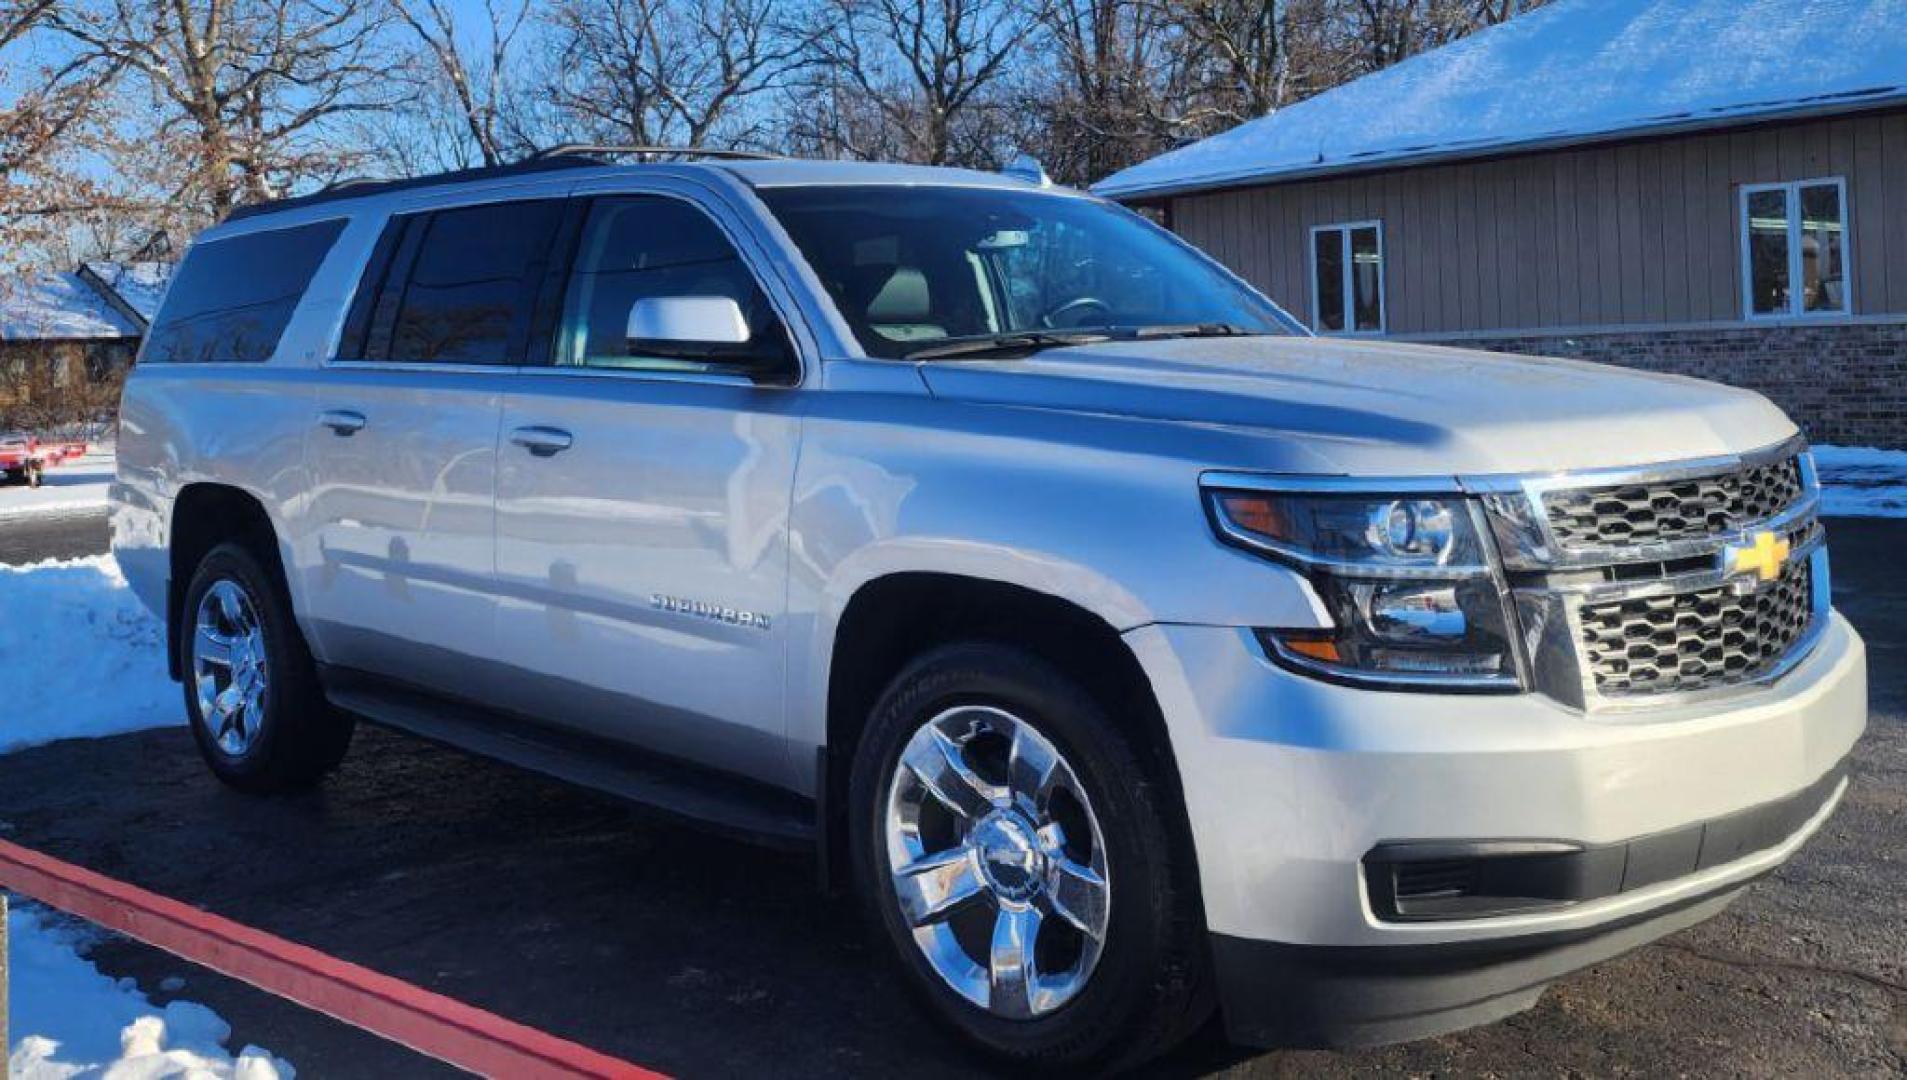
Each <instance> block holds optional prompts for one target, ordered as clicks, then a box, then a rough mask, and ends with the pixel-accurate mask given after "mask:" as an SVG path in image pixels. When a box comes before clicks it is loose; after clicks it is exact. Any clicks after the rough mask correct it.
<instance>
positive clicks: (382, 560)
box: [112, 150, 1867, 1069]
mask: <svg viewBox="0 0 1907 1080" xmlns="http://www.w3.org/2000/svg"><path fill="white" fill-rule="evenodd" d="M120 422H121V428H120V435H119V473H118V479H117V483H116V485H115V486H114V489H113V520H112V525H113V547H114V551H115V553H116V555H117V557H118V560H119V563H120V565H121V566H122V567H123V568H124V572H125V574H126V577H127V579H128V580H129V581H130V582H131V584H132V586H133V588H134V589H136V590H137V592H138V594H139V595H140V596H141V598H142V599H143V600H144V602H145V603H146V604H148V605H150V606H151V608H152V609H153V610H154V611H155V612H158V613H161V614H162V615H163V617H164V619H165V624H166V626H167V627H168V629H169V631H170V642H171V657H172V663H173V665H174V668H173V670H174V674H175V675H176V676H177V677H179V678H180V680H181V681H182V683H183V685H184V700H185V709H186V712H187V714H188V716H189V720H190V724H191V728H192V731H193V732H194V734H195V735H196V737H197V740H198V743H199V746H200V747H201V749H202V750H203V752H204V755H205V758H206V760H207V761H208V762H209V764H210V766H211V769H212V771H213V772H214V773H216V774H217V775H218V776H219V777H220V778H221V779H222V780H224V781H226V782H228V783H230V784H232V785H235V786H237V787H239V788H243V789H246V790H250V791H259V792H271V791H278V790H282V789H287V788H292V787H296V786H299V785H307V784H310V783H313V782H315V781H317V780H318V778H319V777H320V776H321V775H322V774H324V773H325V772H326V771H327V770H329V769H331V768H333V767H334V766H336V765H337V764H338V763H339V760H340V758H341V757H342V756H343V755H344V753H345V748H346V745H347V743H348V742H349V741H350V738H351V734H352V728H353V724H354V723H355V722H356V721H357V720H359V719H362V720H366V721H370V722H373V723H375V724H379V725H384V726H388V727H393V728H398V729H402V730H404V731H408V732H413V733H416V734H419V735H423V736H426V737H428V738H431V739H434V740H438V741H441V742H444V743H448V744H452V745H455V746H459V747H463V748H466V749H468V750H471V751H474V752H476V753H479V754H484V755H489V756H492V757H495V758H500V759H503V760H506V761H509V762H514V763H517V764H520V765H523V766H527V767H528V768H531V769H535V770H539V771H542V772H546V773H550V774H553V775H555V776H558V777H562V778H566V779H568V780H572V781H574V782H576V783H579V784H583V785H587V786H589V787H592V788H595V789H598V790H600V791H604V792H609V793H613V794H614V795H618V796H623V797H626V798H628V799H631V800H634V801H638V802H641V803H646V804H650V805H653V806H657V807H661V808H664V809H666V810H669V811H672V812H674V813H676V814H679V815H681V816H684V817H688V818H693V819H697V820H699V821H701V822H703V823H705V824H708V825H712V826H714V827H716V828H719V829H723V830H727V831H731V832H735V833H740V834H745V835H748V836H751V837H758V838H763V839H766V840H769V841H774V842H783V843H793V844H799V845H803V846H806V847H811V848H812V849H813V850H814V851H815V852H816V854H817V858H818V860H819V862H820V865H821V869H822V872H823V873H824V874H825V875H826V877H827V880H829V881H830V882H831V883H833V884H834V885H836V886H840V887H848V888H852V889H853V890H855V891H857V892H858V893H859V894H860V895H861V896H862V897H864V898H865V902H866V904H867V905H868V910H869V912H870V922H871V923H872V927H873V929H874V930H875V932H876V933H877V934H878V935H879V936H880V937H881V938H883V939H884V940H885V942H886V943H887V944H888V945H889V946H890V947H891V951H892V953H893V955H894V957H895V959H896V960H897V961H898V964H899V967H900V969H901V971H902V972H903V973H904V975H903V977H904V981H905V982H906V983H907V984H908V985H909V986H911V987H912V989H913V990H915V991H917V992H918V995H919V998H920V1000H921V1001H922V1002H923V1003H924V1006H925V1008H927V1009H928V1010H929V1011H930V1012H932V1013H933V1014H935V1015H936V1016H937V1017H938V1018H939V1019H940V1020H941V1021H943V1022H944V1023H946V1024H947V1025H949V1026H950V1027H951V1028H952V1029H953V1030H955V1031H956V1032H958V1033H959V1034H961V1035H962V1036H964V1037H965V1038H966V1039H967V1040H969V1041H970V1042H972V1043H973V1044H976V1045H977V1046H979V1047H982V1048H984V1049H985V1050H986V1051H989V1052H991V1053H992V1054H994V1055H996V1056H997V1057H998V1058H1003V1059H1007V1060H1011V1061H1017V1062H1022V1063H1042V1064H1048V1065H1053V1066H1058V1067H1071V1068H1094V1069H1103V1068H1113V1067H1118V1066H1121V1065H1130V1064H1132V1063H1136V1062H1139V1061H1143V1060H1145V1059H1147V1058H1148V1057H1150V1056H1152V1055H1155V1054H1157V1053H1159V1052H1160V1051H1162V1050H1163V1049H1165V1048H1167V1047H1169V1046H1170V1045H1171V1044H1172V1043H1173V1042H1174V1041H1175V1040H1177V1039H1179V1038H1180V1037H1182V1036H1183V1035H1184V1034H1186V1033H1187V1032H1189V1031H1190V1030H1192V1029H1193V1028H1195V1027H1197V1026H1198V1025H1200V1023H1201V1022H1202V1021H1204V1020H1205V1019H1206V1018H1207V1017H1209V1016H1210V1015H1211V1013H1212V1010H1213V1009H1214V1008H1216V1009H1219V1010H1222V1014H1223V1019H1224V1022H1225V1025H1226V1028H1227V1030H1228V1031H1229V1032H1230V1034H1231V1035H1232V1036H1233V1037H1234V1038H1235V1039H1237V1040H1239V1041H1241V1042H1248V1043H1254V1044H1281V1045H1292V1044H1312V1045H1316V1044H1324V1045H1356V1044H1373V1043H1381V1042H1389V1041H1396V1040H1402V1039H1410V1038H1416V1037H1419V1036H1424V1035H1428V1034H1433V1033H1438V1032H1444V1031H1449V1030H1453V1029H1456V1028H1460V1027H1464V1026H1468V1025H1473V1024H1478V1023H1482V1022H1485V1021H1488V1020H1491V1019H1494V1018H1497V1017H1501V1016H1504V1015H1507V1014H1510V1013H1513V1012H1516V1011H1518V1010H1522V1009H1526V1008H1528V1007H1530V1006H1531V1005H1532V1004H1533V1003H1534V1002H1535V1001H1536V1000H1537V997H1538V995H1539V993H1540V992H1541V991H1542V989H1543V987H1544V986H1545V984H1547V983H1549V982H1551V981H1552V980H1554V979H1556V978H1557V977H1558V976H1561V975H1563V974H1565V973H1567V972H1569V971H1572V970H1574V969H1577V968H1580V967H1582V966H1584V965H1587V964H1592V963H1596V962H1598V961H1601V960H1604V959H1607V958H1609V957H1612V956H1615V955H1617V954H1619V953H1621V952H1623V951H1625V950H1628V949H1631V948H1634V947H1635V946H1637V945H1640V944H1642V943H1644V942H1647V941H1650V940H1652V939H1654V938H1658V937H1660V936H1662V935H1664V934H1667V933H1670V932H1672V931H1674V930H1677V929H1680V928H1682V927H1686V926H1690V925H1692V924H1694V923H1696V922H1699V921H1701V920H1703V919H1705V918H1708V917H1709V916H1712V915H1714V914H1715V913H1717V912H1719V911H1721V910H1722V909H1723V908H1724V907H1725V906H1727V904H1728V903H1729V902H1730V901H1731V900H1733V899H1734V898H1735V896H1737V895H1738V894H1739V893H1740V892H1741V890H1742V889H1743V887H1744V886H1745V885H1747V883H1748V882H1750V881H1752V880H1754V879H1756V878H1758V877H1760V876H1761V875H1764V874H1767V873H1769V872H1770V871H1772V870H1774V869H1775V868H1777V867H1779V866H1780V865H1781V864H1782V862H1783V861H1784V860H1786V859H1787V858H1788V857H1789V856H1791V855H1792V854H1793V853H1794V852H1795V850H1796V849H1797V848H1798V847H1799V846H1800V845H1801V844H1802V843H1804V842H1805V841H1806V840H1807V839H1808V837H1809V836H1810V835H1811V834H1813V833H1814V832H1815V831H1816V830H1817V829H1819V828H1820V827H1821V825H1822V822H1823V821H1824V820H1825V819H1826V818H1827V817H1828V815H1829V814H1830V813H1832V812H1833V810H1834V808H1835V805H1836V803H1837V802H1838V801H1839V800H1840V798H1841V797H1842V794H1843V792H1844V791H1845V790H1846V786H1847V779H1846V772H1845V763H1846V760H1847V756H1848V753H1849V750H1850V748H1851V747H1852V746H1853V744H1854V742H1855V740H1856V738H1857V737H1858V736H1859V734H1860V732H1861V730H1862V727H1863V725H1864V724H1865V722H1866V713H1867V703H1866V672H1865V661H1864V653H1863V648H1862V644H1861V641H1860V639H1859V638H1858V637H1856V636H1855V633H1854V631H1853V630H1852V629H1850V628H1849V626H1848V624H1847V622H1846V621H1845V620H1843V619H1842V618H1841V616H1840V615H1838V614H1837V613H1836V612H1835V611H1834V610H1833V609H1832V608H1831V607H1830V605H1829V588H1828V559H1827V552H1826V550H1825V548H1824V547H1823V545H1822V540H1823V533H1822V525H1821V523H1820V521H1819V520H1818V518H1817V514H1818V511H1819V497H1818V485H1817V481H1816V476H1815V471H1814V467H1813V464H1812V461H1811V460H1810V457H1809V454H1808V452H1807V448H1806V446H1805V444H1804V443H1803V442H1802V440H1801V439H1800V437H1799V435H1798V433H1797V431H1796V428H1795V426H1794V425H1793V424H1792V423H1790V422H1789V421H1788V420H1787V419H1786V418H1785V417H1784V416H1783V415H1782V414H1781V413H1780V412H1779V411H1778V410H1776V409H1775V408H1774V407H1772V406H1771V405H1770V404H1769V403H1768V402H1767V401H1765V400H1764V399H1762V398H1761V397H1759V396H1757V395H1755V394H1753V393H1748V392H1745V391H1741V390H1734V389H1728V388H1725V387H1721V386H1715V385H1710V384H1707V383H1703V382H1697V381H1693V380H1689V379H1683V378H1673V377H1668V376H1662V375H1652V374H1644V373H1639V372H1634V371H1625V370H1618V369H1613V368H1607V367H1598V366H1594V365H1589V364H1581V363H1570V362H1563V361H1557V360H1540V359H1525V358H1520V357H1511V356H1503V355H1495V354H1487V353H1481V352H1466V351H1460V350H1454V349H1444V348H1431V347H1424V346H1415V345H1403V344H1384V343H1376V342H1367V341H1351V340H1334V339H1328V338H1319V337H1314V336H1312V335H1311V334H1309V333H1308V332H1306V331H1305V330H1304V329H1303V328H1302V327H1301V326H1300V325H1298V324H1297V323H1295V322H1294V321H1293V320H1292V319H1291V318H1289V317H1288V316H1287V315H1285V314H1284V313H1283V312H1281V311H1280V310H1279V309H1278V308H1276V307H1275V306H1273V305H1272V304H1271V303H1270V302H1269V301H1267V300H1266V299H1265V298H1263V297H1262V296H1260V295H1258V294H1257V293H1256V292H1254V291H1253V290H1252V289H1251V288H1249V287H1248V286H1247V285H1245V284H1244V283H1243V282H1241V281H1240V280H1239V279H1238V278H1236V277H1234V276H1233V275H1232V274H1230V273H1228V272H1227V271H1226V270H1225V269H1223V268H1222V267H1220V266H1219V265H1217V264H1216V263H1214V262H1213V261H1212V260H1210V259H1208V258H1206V257H1205V256H1203V255H1201V254H1200V253H1199V252H1197V251H1196V250H1193V249H1192V248H1190V247H1188V246H1187V245H1185V244H1183V243H1181V242H1180V241H1179V240H1177V239H1175V238H1174V237H1173V236H1171V235H1170V234H1169V233H1167V232H1165V231H1163V230H1161V229H1159V228H1157V227H1155V226H1153V225H1152V224H1151V223H1149V222H1147V221H1146V220H1144V219H1143V218H1141V217H1139V216H1137V215H1135V214H1133V213H1130V212H1128V211H1126V210H1124V209H1121V208H1119V207H1117V206H1114V205H1111V204H1109V203H1106V202H1103V201H1100V200H1098V199H1095V198H1092V197H1090V196H1087V195H1084V194H1081V193H1079V192H1074V191H1066V190H1060V189H1057V188H1053V187H1050V186H1047V185H1045V184H1043V183H1038V182H1028V181H1024V180H1018V179H1013V178H1008V177H1003V176H994V175H983V174H978V173H971V172H962V171H954V170H946V169H925V168H911V167H898V166H886V165H872V164H843V163H828V162H811V161H789V160H751V159H746V158H743V157H739V156H715V155H708V156H697V157H694V158H693V159H687V158H676V159H664V160H654V159H649V160H643V159H638V160H637V161H636V162H634V163H624V164H616V163H612V161H610V160H609V159H607V158H605V157H603V156H595V155H592V154H588V153H582V152H579V151H573V150H572V151H563V152H556V153H550V154H545V155H542V156H540V157H538V158H535V159H533V160H530V161H527V162H524V163H521V164H519V165H515V166H506V167H502V168H497V169H490V170H482V171H474V172H467V173H462V174H451V175H447V176H442V177H434V178H427V179H424V180H412V181H400V182H392V183H386V184H356V185H351V186H346V187H341V188H337V189H335V190H328V191H325V192H322V193H319V194H317V195H314V196H308V197H304V198H297V199H291V200H287V201H284V202H280V203H274V204H268V205H263V206H258V207H252V208H247V209H245V210H242V211H240V212H238V213H235V214H233V215H232V216H231V218H230V219H229V220H227V221H225V222H224V223H222V224H220V225H218V226H217V227H215V228H213V229H210V230H208V231H207V232H205V233H204V234H203V235H202V236H200V237H199V238H198V240H197V242H196V243H195V244H194V245H193V247H192V249H191V251H190V253H189V254H188V255H187V256H186V259H185V262H184V265H183V267H182V268H181V269H180V271H179V274H178V276H177V278H176V281H175V283H174V284H173V286H172V288H171V290H170V293H169V294H168V296H167V297H166V300H165V304H164V307H163V309H162V310H161V311H160V312H159V314H158V317H157V320H156V322H155V324H154V326H153V328H152V331H151V334H150V336H149V337H148V339H147V341H146V343H145V346H144V351H143V353H142V355H141V357H140V361H139V363H138V365H137V368H136V370H135V371H134V372H133V374H132V376H131V379H130V380H129V382H128V384H127V387H126V391H125V399H124V405H123V411H122V415H121V421H120Z"/></svg>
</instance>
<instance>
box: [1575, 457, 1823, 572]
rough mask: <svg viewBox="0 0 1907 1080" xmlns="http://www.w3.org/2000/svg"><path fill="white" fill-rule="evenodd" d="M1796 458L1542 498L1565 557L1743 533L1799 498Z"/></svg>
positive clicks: (1798, 467)
mask: <svg viewBox="0 0 1907 1080" xmlns="http://www.w3.org/2000/svg"><path fill="white" fill-rule="evenodd" d="M1803 486H1804V485H1803V483H1802V479H1801V468H1800V459H1799V455H1794V454H1790V455H1788V456H1786V457H1784V458H1781V459H1779V460H1776V461H1769V462H1764V463H1762V464H1758V465H1749V466H1745V467H1741V468H1735V469H1731V470H1729V471H1726V472H1721V473H1716V474H1714V475H1709V476H1691V477H1683V478H1679V479H1664V480H1655V481H1650V482H1637V483H1625V484H1609V485H1603V486H1598V487H1583V488H1566V489H1561V490H1557V491H1552V492H1549V493H1548V494H1546V495H1544V496H1543V510H1544V513H1545V514H1546V515H1547V516H1548V519H1549V527H1550V532H1551V535H1553V536H1554V537H1555V538H1556V543H1557V545H1558V546H1559V547H1561V548H1563V549H1564V550H1566V551H1587V550H1595V549H1602V548H1612V547H1623V546H1626V545H1639V544H1656V543H1663V542H1669V541H1677V540H1700V539H1706V538H1708V537H1713V536H1724V535H1727V534H1729V533H1735V532H1740V531H1741V530H1742V529H1744V528H1747V527H1748V526H1750V525H1752V524H1754V523H1755V522H1758V521H1765V520H1767V519H1769V518H1771V517H1774V516H1775V515H1776V514H1779V513H1780V512H1781V511H1783V510H1785V509H1787V508H1788V507H1790V506H1792V505H1794V503H1795V502H1796V501H1797V500H1799V499H1800V498H1801V494H1802V490H1803Z"/></svg>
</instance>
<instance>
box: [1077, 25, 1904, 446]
mask: <svg viewBox="0 0 1907 1080" xmlns="http://www.w3.org/2000/svg"><path fill="white" fill-rule="evenodd" d="M1097 190H1099V191H1100V192H1101V193H1103V194H1107V195H1110V196H1113V197H1116V198H1119V199H1121V200H1123V201H1125V202H1128V203H1130V204H1133V205H1138V206H1144V207H1148V208H1151V209H1154V210H1155V211H1157V212H1158V213H1159V214H1160V216H1161V217H1162V218H1163V220H1164V221H1165V222H1166V223H1167V224H1168V225H1169V227H1171V228H1172V229H1174V230H1175V231H1177V232H1178V233H1180V234H1181V235H1183V236H1184V237H1185V238H1187V239H1188V240H1190V241H1192V242H1193V243H1195V244H1198V245H1199V246H1200V247H1202V248H1204V249H1205V250H1206V251H1208V252H1210V253H1211V254H1212V255H1214V256H1215V257H1217V258H1218V259H1220V260H1222V261H1223V262H1225V263H1226V264H1227V265H1228V266H1230V267H1231V268H1232V269H1233V270H1235V271H1236V272H1238V273H1239V274H1240V275H1242V276H1243V277H1245V278H1246V279H1248V280H1250V281H1251V282H1252V283H1253V284H1254V285H1256V286H1258V287H1259V288H1260V289H1262V290H1263V291H1265V292H1266V293H1267V294H1269V295H1270V296H1271V297H1272V298H1273V299H1275V300H1277V301H1278V302H1279V303H1280V304H1282V305H1283V306H1285V307H1286V308H1287V309H1288V310H1290V311H1291V312H1292V313H1293V314H1294V315H1297V316H1299V317H1300V318H1302V319H1304V320H1305V321H1306V322H1307V323H1308V324H1309V325H1311V326H1312V327H1313V328H1314V329H1316V330H1317V331H1318V332H1320V333H1326V334H1357V335H1369V336H1381V337H1388V338H1394V339H1399V340H1412V341H1427V342H1435V343H1442V344H1451V345H1464V346H1469V347H1480V348H1486V349H1497V350H1507V351H1514V352H1523V353H1534V354H1542V355H1551V356H1571V357H1581V358H1584V359H1590V360H1600V361H1607V362H1611V363H1619V364H1626V365H1630V366H1634V367H1642V368H1649V369H1653V370H1659V371H1668V372H1676V373H1681V374H1687V375H1695V376H1699V377H1702V378H1708V379H1716V380H1719V381H1723V382H1728V383H1733V384H1735V385H1739V386H1746V387H1750V388H1753V389H1755V390H1759V391H1761V392H1763V393H1765V394H1767V395H1768V396H1769V397H1771V398H1772V399H1774V400H1775V401H1776V402H1777V403H1778V404H1780V405H1781V406H1782V407H1784V408H1785V409H1787V410H1788V411H1789V413H1790V414H1791V415H1793V416H1794V417H1795V419H1796V420H1797V421H1798V422H1799V423H1801V424H1802V425H1803V427H1804V428H1805V429H1806V430H1807V432H1808V434H1809V436H1810V437H1811V438H1813V439H1815V440H1816V441H1820V442H1834V443H1848V444H1861V445H1874V446H1887V447H1907V3H1902V2H1900V0H1752V2H1742V0H1728V2H1726V3H1724V2H1719V0H1692V2H1685V3H1674V2H1660V0H1558V2H1557V3H1555V4H1553V5H1551V6H1549V7H1545V8H1542V9H1539V10H1538V11H1536V12H1534V13H1532V14H1529V15H1525V16H1522V17H1519V18H1517V19H1515V20H1512V21H1511V22H1509V23H1506V24H1504V25H1502V26H1499V27H1496V28H1494V29H1491V30H1488V31H1485V32H1483V33H1480V34H1477V35H1474V36H1472V37H1470V38H1468V39H1465V40H1464V41H1461V42H1458V43H1457V44H1455V45H1451V46H1448V47H1446V48H1444V49H1440V50H1437V51H1436V52H1432V53H1427V54H1424V55H1422V56H1419V57H1416V58H1414V59H1412V60H1410V61H1407V62H1405V63H1403V64H1400V65H1397V66H1396V67H1393V68H1390V69H1387V70H1385V71H1383V72H1379V73H1377V74H1375V75H1371V76H1368V77H1366V78H1364V79H1361V80H1358V81H1357V82H1354V83H1350V84H1347V85H1345V86H1342V87H1339V88H1337V89H1336V90H1332V91H1329V92H1327V93H1325V94H1321V95H1319V96H1317V97H1315V98H1311V99H1309V100H1307V101H1305V102H1302V103H1300V104H1299V105H1296V106H1293V107H1290V108H1287V109H1284V110H1281V111H1279V112H1277V113H1274V114H1273V115H1271V116H1267V117H1265V118H1263V119H1260V120H1256V121H1253V122H1251V123H1248V124H1245V125H1243V126H1241V127H1239V128H1236V129H1234V130H1233V131H1231V132H1227V133H1225V134H1223V135H1219V136H1216V137H1214V138H1212V139H1207V140H1205V141H1204V142H1201V143H1196V144H1193V145H1191V146H1188V147H1186V148H1183V149H1181V150H1178V151H1175V152H1173V153H1171V154H1167V155H1164V156H1162V157H1160V158H1156V159H1154V160H1152V161H1149V162H1146V163H1143V164H1141V165H1139V166H1136V167H1134V168H1132V169H1129V170H1126V171H1125V172H1123V173H1120V174H1117V175H1115V176H1113V177H1111V178H1109V179H1108V180H1107V181H1105V182H1104V183H1102V184H1100V185H1098V188H1097Z"/></svg>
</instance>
